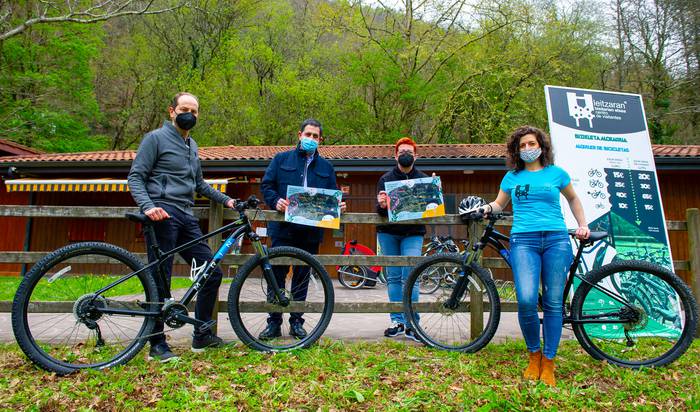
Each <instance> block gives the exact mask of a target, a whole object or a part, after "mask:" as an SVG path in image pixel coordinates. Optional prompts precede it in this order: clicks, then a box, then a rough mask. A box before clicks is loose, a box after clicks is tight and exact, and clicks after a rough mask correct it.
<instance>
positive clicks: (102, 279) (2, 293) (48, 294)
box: [0, 275, 231, 301]
mask: <svg viewBox="0 0 700 412" xmlns="http://www.w3.org/2000/svg"><path fill="white" fill-rule="evenodd" d="M116 279H118V278H117V277H115V276H98V275H95V276H73V277H66V278H61V279H59V280H58V281H56V282H54V283H52V284H48V283H45V284H43V285H42V287H41V288H36V289H35V291H34V293H33V300H45V301H51V300H65V299H66V298H65V296H68V297H73V298H74V297H75V296H74V295H75V293H76V292H79V294H83V293H87V292H88V291H94V290H97V289H98V288H99V287H101V286H106V285H108V284H109V283H110V282H112V281H114V280H116ZM21 281H22V279H21V278H19V277H0V301H1V300H13V299H14V297H15V291H16V290H17V287H18V286H19V284H20V282H21ZM230 281H231V279H228V278H226V279H224V282H230ZM171 282H172V283H171V288H172V289H186V288H188V287H190V285H192V282H191V281H190V279H189V278H182V277H173V278H172V279H171ZM87 286H89V287H87ZM139 286H140V283H139V282H138V281H137V280H136V279H133V280H129V281H127V282H125V283H123V284H121V285H118V286H116V287H115V288H114V289H112V290H111V292H110V293H108V296H120V295H130V294H136V293H139V292H143V289H140V290H139ZM62 290H64V291H70V292H66V293H61V291H62Z"/></svg>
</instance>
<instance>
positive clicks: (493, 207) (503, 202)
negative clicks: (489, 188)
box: [484, 189, 510, 213]
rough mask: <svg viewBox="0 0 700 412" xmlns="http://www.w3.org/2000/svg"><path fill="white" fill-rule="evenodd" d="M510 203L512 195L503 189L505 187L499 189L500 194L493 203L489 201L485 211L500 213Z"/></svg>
mask: <svg viewBox="0 0 700 412" xmlns="http://www.w3.org/2000/svg"><path fill="white" fill-rule="evenodd" d="M508 203H510V195H509V194H508V193H506V192H504V191H503V189H498V195H497V196H496V200H494V201H493V202H491V203H488V204H487V205H486V206H484V207H485V208H486V210H485V212H486V213H499V212H502V211H503V209H505V208H506V206H508Z"/></svg>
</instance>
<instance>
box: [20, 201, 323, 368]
mask: <svg viewBox="0 0 700 412" xmlns="http://www.w3.org/2000/svg"><path fill="white" fill-rule="evenodd" d="M258 203H259V202H258V200H257V199H256V198H255V197H254V196H251V197H250V198H249V199H248V200H247V201H245V202H239V203H238V204H237V205H236V209H237V211H238V212H239V214H240V217H239V218H238V219H237V220H236V221H234V222H232V223H229V224H227V225H225V226H223V227H221V228H220V229H217V230H215V231H213V232H211V233H209V234H207V235H205V236H202V237H201V238H199V239H195V240H192V241H191V242H188V243H185V244H183V245H181V246H178V247H176V248H175V249H173V250H170V251H167V252H162V251H161V250H160V249H159V248H158V245H157V242H156V239H155V233H154V229H153V227H152V222H151V220H150V219H149V218H148V217H146V216H145V215H141V214H134V213H128V214H127V217H128V218H129V219H130V220H133V221H136V222H139V223H141V224H143V228H144V230H143V231H144V236H145V237H146V238H147V239H148V241H149V244H151V245H153V246H152V251H153V253H154V254H155V256H157V259H156V260H155V261H154V262H151V263H149V264H148V265H145V266H144V264H143V263H142V262H141V261H140V260H139V259H138V258H137V257H136V256H134V255H133V254H131V253H130V252H128V251H126V250H124V249H122V248H120V247H117V246H115V245H111V244H107V243H98V242H84V243H75V244H72V245H68V246H65V247H62V248H60V249H58V250H56V251H54V252H52V253H50V254H48V255H47V256H46V257H44V258H43V259H41V260H40V261H39V262H37V263H36V264H35V265H34V266H33V267H32V269H31V270H30V271H29V272H28V273H27V275H26V276H25V277H24V279H23V280H22V282H21V283H20V286H19V288H18V290H17V293H16V295H15V299H14V302H13V304H12V327H13V330H14V334H15V338H16V339H17V343H18V344H19V346H20V348H22V351H24V353H25V354H26V355H27V357H29V359H31V360H32V361H33V362H34V363H35V364H37V365H38V366H40V367H42V368H44V369H46V370H49V371H53V372H56V373H58V374H62V375H63V374H68V373H71V372H74V371H76V370H80V369H85V368H91V369H104V368H109V367H113V366H116V365H121V364H124V363H126V362H128V361H129V360H131V359H132V358H133V357H134V356H136V354H137V353H138V352H139V351H140V350H141V348H143V346H144V344H145V343H146V342H147V341H148V338H149V337H151V336H152V335H153V334H152V329H153V325H154V323H155V321H156V319H162V320H163V321H164V322H165V325H166V332H167V331H168V329H167V328H168V327H169V328H171V330H172V329H177V328H180V327H182V326H184V325H185V324H190V325H193V326H194V327H195V328H199V329H200V330H206V329H207V328H210V327H211V326H213V324H214V323H215V321H210V322H207V323H205V322H202V321H200V320H197V319H195V318H193V317H191V316H189V314H188V313H189V311H190V310H191V308H192V306H193V305H192V303H193V302H192V300H193V299H194V297H195V296H196V295H197V292H198V291H199V289H200V288H201V287H202V285H204V283H205V282H206V281H207V279H208V278H209V277H210V276H211V274H212V273H213V271H214V269H215V268H216V266H217V265H219V264H220V263H221V261H222V259H223V258H224V256H225V255H226V254H227V253H228V251H229V249H230V248H231V247H232V245H233V244H234V243H236V241H237V240H238V238H239V237H240V236H245V237H246V238H247V239H249V240H250V241H251V243H252V245H253V247H254V249H255V255H254V256H252V257H251V258H250V259H249V260H248V261H247V262H246V263H245V264H243V265H242V266H241V267H240V268H239V269H238V272H237V274H236V275H235V277H234V279H233V282H232V284H231V287H230V290H229V296H228V315H229V318H230V320H231V325H232V326H233V330H234V331H235V333H236V335H237V336H238V337H239V338H240V339H241V341H243V342H244V343H245V344H247V345H248V346H250V347H252V348H254V349H257V350H261V351H284V350H290V349H294V348H300V347H308V346H309V345H311V344H312V343H314V342H315V341H316V340H317V339H318V338H319V337H320V336H321V335H322V334H323V332H324V331H325V329H326V327H327V326H328V323H329V322H330V319H331V315H332V313H333V301H334V295H333V283H332V282H331V279H330V277H329V276H328V273H327V272H326V270H325V269H324V267H323V266H322V265H321V264H320V263H319V262H318V261H317V260H316V259H315V258H314V257H313V256H312V255H311V254H309V253H307V252H305V251H303V250H300V249H297V248H292V247H279V248H270V249H268V248H267V247H265V246H264V245H262V244H261V242H260V238H259V237H258V235H257V234H256V233H255V231H254V230H253V229H252V227H251V224H250V221H249V220H248V217H247V216H246V214H245V210H246V209H257V207H258ZM227 231H231V232H232V233H231V234H230V235H229V236H228V238H226V240H225V241H224V243H223V244H222V246H221V247H220V248H219V249H218V250H217V252H216V253H215V254H214V256H213V258H212V259H211V261H209V262H197V264H193V265H192V268H191V270H190V275H191V277H192V278H193V283H192V284H191V285H190V286H189V288H188V289H187V291H186V292H184V295H182V296H181V297H180V298H178V299H175V298H173V297H172V296H159V295H158V288H157V282H163V283H161V284H165V283H164V282H165V275H164V274H163V271H162V268H161V264H162V263H163V262H165V260H166V259H167V258H168V257H170V256H173V255H174V254H176V253H178V252H181V251H183V250H186V249H188V248H190V247H192V246H194V245H195V244H197V243H198V242H202V241H204V240H205V239H207V238H210V237H212V236H215V235H217V234H219V233H223V232H227ZM193 263H194V262H193ZM290 264H296V265H307V266H310V267H311V271H312V273H314V275H312V276H310V277H309V279H310V280H309V282H308V294H307V298H306V300H305V301H304V302H301V301H294V298H293V296H294V293H293V292H294V291H289V290H286V289H283V288H281V287H279V285H278V284H277V282H276V280H275V276H274V274H273V272H272V267H273V266H275V265H280V266H287V267H289V265H290ZM177 270H181V269H177V265H176V266H175V267H174V268H173V275H175V274H177V273H176V271H177ZM179 281H185V282H187V283H189V282H188V281H187V280H186V279H182V278H177V277H175V276H173V282H179ZM288 282H289V281H288ZM287 284H289V283H287ZM180 287H183V286H180ZM177 288H178V285H177V284H175V285H173V289H177ZM268 312H281V313H283V314H285V315H288V314H289V313H290V312H311V313H306V314H305V316H304V319H305V323H304V326H305V328H306V329H307V331H308V335H307V336H306V337H304V338H303V339H296V338H294V337H291V336H290V335H289V330H287V329H286V328H285V326H284V324H283V330H282V336H281V337H279V338H277V339H273V340H261V339H259V337H258V335H259V333H260V332H261V331H262V330H263V329H264V328H265V327H266V326H267V322H266V319H267V316H268Z"/></svg>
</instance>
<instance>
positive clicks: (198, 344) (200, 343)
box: [191, 333, 224, 353]
mask: <svg viewBox="0 0 700 412" xmlns="http://www.w3.org/2000/svg"><path fill="white" fill-rule="evenodd" d="M222 346H224V341H223V340H222V339H221V338H220V337H218V336H216V335H214V334H212V333H207V334H205V335H192V348H191V349H192V352H194V353H202V352H204V350H205V349H207V348H220V347H222Z"/></svg>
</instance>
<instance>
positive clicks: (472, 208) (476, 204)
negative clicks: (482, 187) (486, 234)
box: [459, 196, 486, 221]
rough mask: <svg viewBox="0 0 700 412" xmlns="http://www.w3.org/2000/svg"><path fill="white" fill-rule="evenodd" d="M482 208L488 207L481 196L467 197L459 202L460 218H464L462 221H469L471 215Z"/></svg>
mask: <svg viewBox="0 0 700 412" xmlns="http://www.w3.org/2000/svg"><path fill="white" fill-rule="evenodd" d="M482 206H486V201H485V200H484V199H482V198H480V197H479V196H467V197H465V198H464V199H462V201H461V202H459V216H460V217H461V218H462V221H468V220H470V218H471V214H472V213H473V212H476V211H477V210H478V209H479V208H480V207H482Z"/></svg>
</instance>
